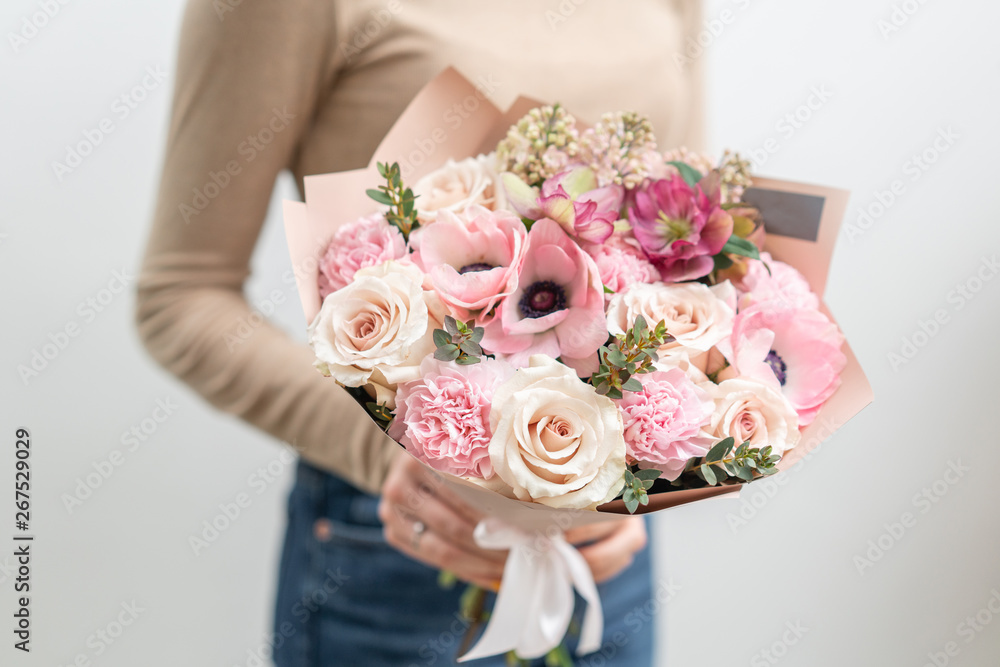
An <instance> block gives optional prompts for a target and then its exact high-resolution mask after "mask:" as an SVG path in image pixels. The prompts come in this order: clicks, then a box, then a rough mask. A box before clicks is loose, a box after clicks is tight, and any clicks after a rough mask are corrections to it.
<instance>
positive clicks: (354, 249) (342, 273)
mask: <svg viewBox="0 0 1000 667" xmlns="http://www.w3.org/2000/svg"><path fill="white" fill-rule="evenodd" d="M405 255H406V241H405V240H404V239H403V235H402V234H400V233H399V230H398V229H396V228H395V227H393V226H392V225H390V224H389V223H388V222H386V221H385V218H383V217H382V214H380V213H378V214H375V215H371V216H368V217H367V218H361V219H360V220H356V221H355V222H352V223H350V224H347V225H344V226H343V227H341V228H340V229H338V230H337V233H336V234H334V235H333V239H332V240H331V241H330V243H329V245H327V247H326V250H325V251H324V252H323V256H322V257H321V258H320V260H319V296H320V298H321V299H325V298H326V295H327V294H330V293H331V292H336V291H337V290H339V289H341V288H342V287H345V286H346V285H347V284H348V283H350V282H351V281H352V280H353V279H354V274H355V273H357V272H358V271H359V270H360V269H364V268H368V267H369V266H377V265H379V264H381V263H382V262H386V261H389V260H390V259H400V258H402V257H404V256H405Z"/></svg>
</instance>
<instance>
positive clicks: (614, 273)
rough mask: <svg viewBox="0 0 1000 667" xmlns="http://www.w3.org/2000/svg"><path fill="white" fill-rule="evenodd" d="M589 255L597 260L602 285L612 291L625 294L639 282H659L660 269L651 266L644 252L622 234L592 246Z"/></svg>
mask: <svg viewBox="0 0 1000 667" xmlns="http://www.w3.org/2000/svg"><path fill="white" fill-rule="evenodd" d="M587 253H588V254H590V256H591V257H593V258H594V263H595V264H597V270H598V272H599V273H600V274H601V282H602V283H604V286H605V287H607V288H608V289H609V290H611V291H612V292H621V291H622V290H624V289H626V288H627V287H628V286H629V285H633V284H635V283H655V282H659V280H660V272H659V270H658V269H657V268H656V267H655V266H653V265H652V263H650V261H649V260H648V259H646V256H645V255H644V254H643V252H642V250H641V249H640V248H638V247H636V246H635V245H633V244H632V243H629V239H626V238H624V237H622V236H620V235H618V234H616V235H614V236H612V237H611V238H610V239H608V240H607V242H606V243H603V244H601V245H592V246H589V247H588V248H587Z"/></svg>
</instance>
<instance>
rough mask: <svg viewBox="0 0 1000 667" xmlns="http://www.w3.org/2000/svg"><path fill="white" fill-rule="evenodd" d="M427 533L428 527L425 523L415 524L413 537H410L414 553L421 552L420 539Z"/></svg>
mask: <svg viewBox="0 0 1000 667" xmlns="http://www.w3.org/2000/svg"><path fill="white" fill-rule="evenodd" d="M425 532H427V525H426V524H425V523H424V522H423V521H414V522H413V535H412V536H411V537H410V546H411V547H412V548H413V550H414V551H419V550H420V538H421V537H422V536H423V534H424V533H425Z"/></svg>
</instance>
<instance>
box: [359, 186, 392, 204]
mask: <svg viewBox="0 0 1000 667" xmlns="http://www.w3.org/2000/svg"><path fill="white" fill-rule="evenodd" d="M365 194H366V195H368V196H369V197H371V198H372V199H374V200H375V201H377V202H378V203H379V204H385V205H386V206H392V199H390V198H389V195H387V194H386V193H384V192H382V191H381V190H374V189H372V188H369V189H367V190H365Z"/></svg>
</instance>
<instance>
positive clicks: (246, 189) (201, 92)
mask: <svg viewBox="0 0 1000 667" xmlns="http://www.w3.org/2000/svg"><path fill="white" fill-rule="evenodd" d="M699 21H700V17H699V16H698V2H697V0H623V1H616V2H611V1H610V0H493V1H486V0H481V1H476V2H472V1H470V0H284V1H283V2H271V1H268V0H243V1H242V2H240V3H237V2H234V1H230V0H221V1H220V0H191V1H190V2H189V5H188V7H187V10H186V14H185V17H184V23H183V29H182V34H181V43H180V51H179V58H178V64H177V75H176V79H175V90H174V97H173V115H172V120H171V122H170V128H169V138H168V143H167V148H166V157H165V162H164V165H163V173H162V181H161V184H160V190H159V198H158V203H157V206H156V212H155V220H154V223H153V228H152V232H151V235H150V238H149V244H148V247H147V250H146V255H145V259H144V263H143V266H142V271H141V275H140V278H139V287H138V305H137V313H136V318H137V322H138V328H139V332H140V335H141V337H142V340H143V341H144V343H145V345H146V347H147V348H148V350H149V352H150V353H151V354H152V356H153V357H154V358H155V359H156V360H157V361H159V362H160V363H161V364H162V365H163V366H164V367H166V368H167V369H168V370H169V371H170V372H172V373H174V374H175V375H177V376H178V377H179V378H181V379H182V380H183V381H184V382H186V383H187V384H189V385H190V386H191V387H193V388H194V389H195V390H196V391H197V392H198V393H200V394H201V395H202V396H204V397H205V398H206V399H207V400H208V401H210V402H211V403H212V404H213V405H215V406H216V407H217V408H219V409H221V410H224V411H226V412H229V413H232V414H235V415H238V416H239V417H241V418H242V419H244V420H246V421H248V422H250V423H251V424H254V425H255V426H257V427H259V428H261V429H263V430H264V431H266V432H268V433H270V434H272V435H273V436H275V437H277V438H280V439H281V440H284V441H286V442H289V443H293V444H294V445H295V446H296V447H297V448H298V449H299V451H300V452H301V454H302V456H304V457H305V458H306V459H307V460H309V461H311V462H312V463H314V464H316V465H318V466H320V467H323V468H325V469H328V470H330V471H332V472H334V473H335V474H337V475H340V476H341V477H343V478H345V479H347V480H348V481H350V482H351V483H353V484H354V485H355V486H357V487H359V488H361V489H364V490H367V491H369V492H373V493H377V492H378V491H379V489H380V487H381V484H382V480H383V478H384V476H385V473H386V471H387V467H388V465H389V463H390V462H391V460H392V458H393V457H394V456H396V455H397V454H398V452H399V448H398V446H393V444H392V443H389V442H387V441H386V439H385V438H384V437H383V436H381V435H380V433H379V432H378V430H377V428H376V427H375V426H374V425H373V423H372V422H371V421H370V419H369V418H368V417H367V415H365V414H364V412H363V411H362V409H361V408H359V407H358V406H357V404H356V403H355V402H354V401H353V400H352V399H351V398H350V397H349V396H348V395H347V394H346V393H345V392H344V391H343V390H342V389H340V388H339V387H338V386H337V385H336V384H335V383H334V382H333V381H332V380H329V379H327V378H323V377H322V376H320V375H319V373H317V372H316V371H315V370H314V369H313V368H312V366H311V363H312V360H313V357H312V354H311V352H310V350H309V349H308V348H307V347H304V346H302V345H300V344H298V343H296V342H294V341H293V340H291V339H290V338H289V337H288V336H286V335H285V334H284V333H283V332H282V331H280V330H279V329H277V328H275V327H272V326H270V325H268V324H267V323H265V324H263V325H261V326H257V327H255V328H251V329H252V333H251V334H250V335H249V336H246V330H247V327H246V326H244V327H243V328H242V329H238V328H239V325H240V324H241V323H246V322H248V321H254V320H253V319H252V318H251V314H252V311H251V308H250V306H249V305H248V303H247V301H246V300H245V298H244V296H243V283H244V281H245V280H246V278H247V276H248V275H249V260H250V256H251V253H252V251H253V249H254V245H255V244H256V242H257V237H258V235H259V233H260V229H261V225H262V223H263V221H264V217H265V214H266V211H267V207H268V202H269V200H270V198H271V192H272V188H273V186H274V183H275V179H276V177H277V176H278V174H279V172H281V171H282V170H284V169H290V170H291V172H292V173H293V174H294V175H295V177H296V180H297V182H298V184H299V188H300V191H301V184H302V178H303V176H305V175H308V174H316V173H326V172H333V171H341V170H346V169H354V168H358V167H362V166H364V165H366V164H367V163H368V161H369V159H370V157H371V155H372V153H373V152H374V150H375V148H376V146H377V145H378V143H379V141H380V140H381V139H382V137H383V136H384V135H385V133H386V132H387V131H388V129H389V128H390V127H391V126H392V123H393V122H394V121H395V120H396V118H397V117H398V116H399V114H400V113H401V112H402V110H403V109H404V108H405V107H406V104H407V103H408V102H409V100H410V99H412V97H413V96H414V95H415V94H416V93H417V92H418V91H419V90H420V88H421V87H423V85H424V84H425V83H426V82H427V81H429V80H430V79H431V78H433V77H434V76H435V75H436V74H438V73H439V72H440V71H441V70H442V69H444V68H445V67H446V66H448V65H454V66H455V67H457V68H458V69H459V71H461V72H462V73H463V74H464V75H465V76H466V77H468V78H469V79H470V80H472V81H478V82H480V84H481V86H482V88H484V89H486V90H488V91H490V97H492V98H493V100H494V101H495V102H496V103H497V104H498V105H499V106H500V107H501V108H505V107H506V106H508V105H509V104H510V103H511V102H512V101H513V100H514V99H515V98H516V97H517V96H518V95H519V94H525V95H529V96H532V97H534V98H537V99H541V100H547V101H551V102H555V101H558V102H561V103H562V104H563V105H565V106H566V107H567V108H569V109H570V110H571V111H572V112H573V113H574V114H576V115H577V116H579V117H580V118H583V119H585V120H596V119H597V117H598V116H599V115H600V114H601V113H603V112H606V111H613V110H619V109H634V110H637V111H641V112H644V113H646V114H648V115H649V116H650V118H651V119H652V121H653V126H654V129H655V130H656V133H657V136H658V139H659V143H660V145H661V146H662V147H664V148H666V147H674V146H679V145H688V146H696V145H697V144H698V142H699V140H700V131H701V112H702V106H701V91H700V77H699V69H700V68H699V64H700V63H699V62H698V61H697V60H695V61H691V60H690V59H689V58H687V57H685V56H684V55H683V54H684V50H685V49H686V48H687V46H688V44H689V43H690V42H689V41H688V40H689V39H691V40H693V39H694V37H695V33H696V32H697V30H698V29H699V27H700V26H699ZM303 326H305V323H304V322H303ZM238 331H239V334H238V333H237V332H238ZM234 335H242V336H243V337H241V338H240V339H239V340H240V343H239V344H238V345H235V344H233V343H232V340H233V339H232V336H234Z"/></svg>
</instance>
